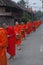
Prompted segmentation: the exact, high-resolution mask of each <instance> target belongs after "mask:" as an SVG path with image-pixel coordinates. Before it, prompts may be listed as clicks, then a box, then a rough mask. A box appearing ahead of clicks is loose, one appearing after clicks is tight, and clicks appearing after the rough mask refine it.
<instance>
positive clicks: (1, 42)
mask: <svg viewBox="0 0 43 65" xmlns="http://www.w3.org/2000/svg"><path fill="white" fill-rule="evenodd" d="M7 46H8V45H7V33H6V31H5V29H3V28H0V65H7V58H6V49H7Z"/></svg>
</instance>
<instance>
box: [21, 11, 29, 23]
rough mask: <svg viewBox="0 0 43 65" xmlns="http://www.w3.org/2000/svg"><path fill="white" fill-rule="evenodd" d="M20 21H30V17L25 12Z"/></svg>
mask: <svg viewBox="0 0 43 65" xmlns="http://www.w3.org/2000/svg"><path fill="white" fill-rule="evenodd" d="M21 20H22V21H24V22H27V21H29V20H30V15H29V14H28V13H27V12H24V13H23V16H22V18H21Z"/></svg>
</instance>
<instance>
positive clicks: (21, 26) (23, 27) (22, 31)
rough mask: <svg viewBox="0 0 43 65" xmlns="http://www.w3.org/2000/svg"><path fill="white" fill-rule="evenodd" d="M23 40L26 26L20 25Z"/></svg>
mask: <svg viewBox="0 0 43 65" xmlns="http://www.w3.org/2000/svg"><path fill="white" fill-rule="evenodd" d="M20 33H21V38H22V39H23V38H25V24H21V25H20Z"/></svg>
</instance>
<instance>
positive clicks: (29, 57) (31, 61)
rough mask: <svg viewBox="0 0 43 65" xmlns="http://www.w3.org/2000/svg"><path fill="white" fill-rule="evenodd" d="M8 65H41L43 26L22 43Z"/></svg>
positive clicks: (42, 61)
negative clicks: (20, 48)
mask: <svg viewBox="0 0 43 65" xmlns="http://www.w3.org/2000/svg"><path fill="white" fill-rule="evenodd" d="M7 56H8V57H9V55H7ZM8 65H43V24H42V25H41V26H40V27H39V28H38V29H37V30H36V32H32V33H31V34H30V35H29V36H28V37H27V38H26V40H24V41H23V42H22V50H21V51H18V50H17V51H16V57H15V59H14V60H10V61H8Z"/></svg>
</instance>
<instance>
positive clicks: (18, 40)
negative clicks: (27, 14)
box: [14, 25, 21, 46]
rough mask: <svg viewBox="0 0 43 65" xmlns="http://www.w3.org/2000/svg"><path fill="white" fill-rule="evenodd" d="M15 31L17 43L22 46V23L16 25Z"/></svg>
mask: <svg viewBox="0 0 43 65" xmlns="http://www.w3.org/2000/svg"><path fill="white" fill-rule="evenodd" d="M14 31H15V34H16V44H17V46H20V45H21V35H20V25H15V26H14Z"/></svg>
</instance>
